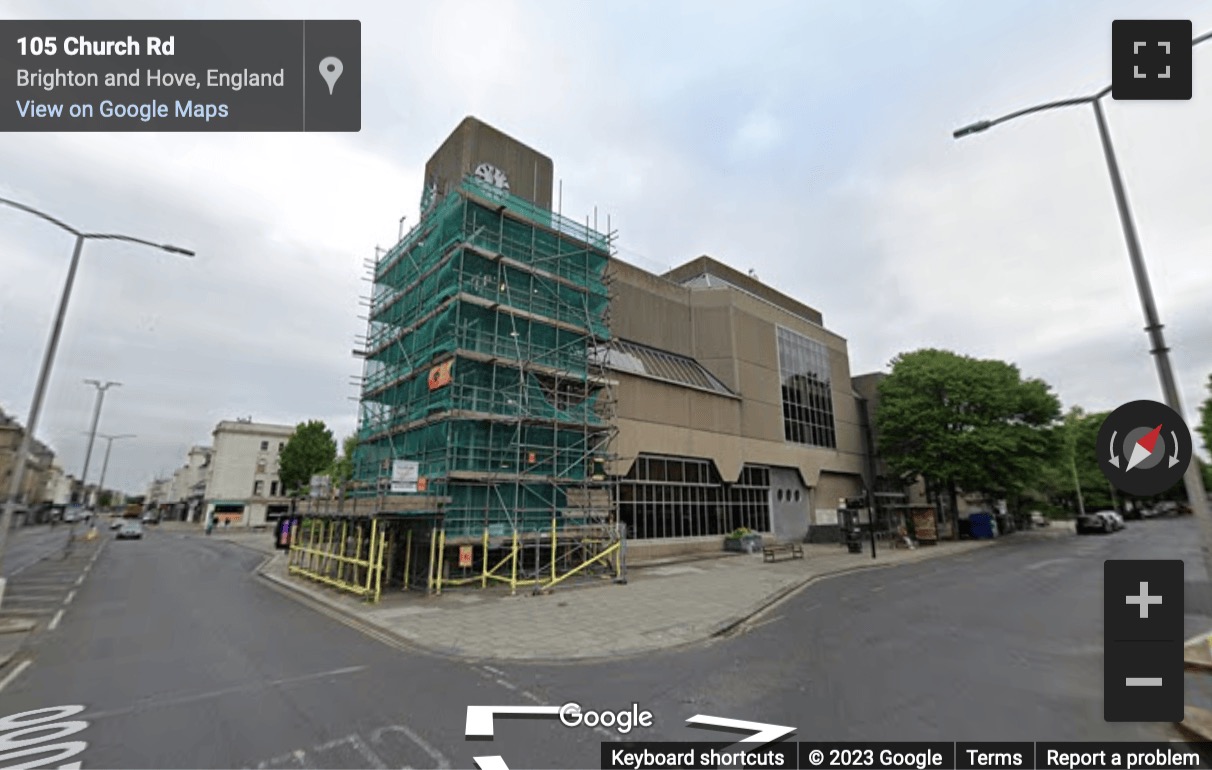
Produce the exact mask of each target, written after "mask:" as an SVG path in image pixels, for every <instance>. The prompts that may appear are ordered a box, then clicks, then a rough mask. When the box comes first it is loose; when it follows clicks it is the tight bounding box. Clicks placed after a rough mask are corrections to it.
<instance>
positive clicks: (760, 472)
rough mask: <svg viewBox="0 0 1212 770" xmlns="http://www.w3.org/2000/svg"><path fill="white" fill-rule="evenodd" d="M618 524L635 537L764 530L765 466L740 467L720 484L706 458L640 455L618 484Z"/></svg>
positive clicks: (767, 497) (767, 512)
mask: <svg viewBox="0 0 1212 770" xmlns="http://www.w3.org/2000/svg"><path fill="white" fill-rule="evenodd" d="M616 489H617V495H618V498H617V502H618V511H619V520H620V521H622V522H623V523H624V524H626V525H627V536H628V537H630V538H635V539H648V538H679V537H718V536H721V535H725V534H727V533H729V532H731V531H733V530H735V529H737V528H739V527H747V528H749V529H752V530H755V531H757V532H769V531H770V479H769V471H768V470H767V469H766V468H762V467H757V466H746V467H745V470H744V471H743V472H742V474H741V478H740V479H739V481H738V482H737V483H736V484H724V483H723V481H722V479H720V476H719V474H718V473H717V472H716V469H715V465H714V464H713V463H712V462H711V461H710V460H702V459H698V458H690V457H663V456H658V455H641V456H640V457H638V458H637V459H636V461H635V462H634V463H633V464H632V466H631V472H630V473H628V474H627V476H625V477H624V478H622V479H620V480H619V484H618V486H617V487H616Z"/></svg>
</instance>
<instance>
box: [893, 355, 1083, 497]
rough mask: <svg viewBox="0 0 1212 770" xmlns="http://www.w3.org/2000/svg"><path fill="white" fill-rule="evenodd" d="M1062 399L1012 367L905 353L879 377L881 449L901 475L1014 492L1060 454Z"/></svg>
mask: <svg viewBox="0 0 1212 770" xmlns="http://www.w3.org/2000/svg"><path fill="white" fill-rule="evenodd" d="M1060 412H1061V408H1060V400H1059V399H1058V398H1057V397H1056V395H1055V394H1053V393H1052V392H1051V390H1050V388H1049V387H1048V385H1047V384H1046V383H1044V382H1043V381H1041V380H1037V379H1023V377H1022V375H1021V374H1020V372H1019V370H1018V367H1016V366H1014V365H1013V364H1009V363H1006V362H1004V361H996V360H979V359H975V358H971V357H968V356H963V355H959V354H957V353H953V352H951V351H946V350H933V349H927V350H918V351H914V352H911V353H903V354H901V355H899V356H897V357H896V358H895V359H893V361H892V371H891V373H890V374H889V376H888V377H887V378H886V379H885V380H884V381H883V382H882V383H881V384H880V406H879V411H878V413H877V415H876V424H877V425H878V428H879V435H880V447H879V451H880V452H881V454H882V456H883V457H884V458H885V460H886V461H887V462H888V464H889V467H890V468H891V469H892V470H893V472H894V473H897V474H898V475H900V476H901V477H902V478H905V479H912V478H915V477H918V476H920V477H922V478H924V479H925V480H926V483H927V486H928V487H929V488H930V489H931V490H932V491H933V492H934V493H936V494H937V493H938V492H940V491H945V492H946V493H947V495H948V498H949V499H950V502H951V506H950V507H951V512H952V516H953V518H954V517H955V516H956V511H957V508H958V505H957V504H958V492H959V490H961V489H962V490H964V491H965V492H973V493H982V494H984V495H985V496H986V497H990V498H1002V497H1009V498H1013V497H1015V496H1017V495H1018V494H1019V493H1021V492H1023V491H1024V490H1026V489H1027V488H1029V487H1030V486H1031V485H1032V484H1034V483H1035V482H1036V481H1037V477H1038V475H1039V473H1041V472H1042V470H1043V469H1044V467H1045V466H1046V464H1048V463H1055V462H1056V461H1057V460H1058V458H1059V457H1061V456H1062V455H1063V451H1064V442H1063V434H1062V433H1061V432H1059V431H1057V430H1054V427H1055V424H1056V423H1057V421H1058V420H1059V418H1060Z"/></svg>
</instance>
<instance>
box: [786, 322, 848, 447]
mask: <svg viewBox="0 0 1212 770" xmlns="http://www.w3.org/2000/svg"><path fill="white" fill-rule="evenodd" d="M778 343H779V377H780V379H781V380H782V383H783V437H784V438H785V439H786V440H788V441H794V442H795V443H797V444H807V445H809V446H819V447H827V448H829V449H834V448H836V447H837V433H836V431H835V428H834V422H833V393H832V378H831V376H830V372H829V349H828V348H826V347H825V346H824V345H822V344H821V343H819V342H817V341H815V340H810V339H808V338H807V337H805V336H804V335H802V334H796V333H795V332H793V331H791V330H790V329H784V328H782V327H779V328H778Z"/></svg>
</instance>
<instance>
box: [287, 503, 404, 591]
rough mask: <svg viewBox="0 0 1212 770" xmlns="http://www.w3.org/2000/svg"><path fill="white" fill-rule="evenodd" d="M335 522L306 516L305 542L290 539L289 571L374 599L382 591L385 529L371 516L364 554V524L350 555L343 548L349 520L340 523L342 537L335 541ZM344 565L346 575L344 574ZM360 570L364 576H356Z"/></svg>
mask: <svg viewBox="0 0 1212 770" xmlns="http://www.w3.org/2000/svg"><path fill="white" fill-rule="evenodd" d="M336 525H337V522H335V521H332V522H324V521H318V520H315V519H311V520H307V521H306V528H307V529H306V538H305V542H304V543H292V544H291V546H290V552H289V555H288V557H287V565H288V571H289V572H290V573H291V574H297V575H302V576H304V577H306V578H309V579H311V580H315V581H316V582H319V583H323V584H325V585H330V586H333V587H335V588H339V589H340V590H342V591H346V592H349V593H352V594H356V595H358V596H364V597H366V598H368V599H370V600H371V601H376V602H377V601H378V600H379V598H380V596H381V595H382V591H383V569H384V556H385V554H386V552H387V533H386V531H382V530H380V528H379V523H378V521H377V520H373V519H372V520H371V522H370V537H369V538H368V540H367V547H368V550H367V554H366V557H365V558H362V540H363V537H362V535H363V532H362V530H363V529H364V528H363V527H356V530H357V534H356V538H355V546H354V550H353V555H352V556H350V555H348V554H347V553H346V552H345V550H346V547H347V546H348V543H349V540H348V537H347V534H348V526H349V522H342V523H341V538H340V540H337V541H335V542H334V539H335V536H336V533H337V526H336ZM346 568H348V570H349V573H350V574H349V575H346ZM359 570H365V579H364V580H360V579H359V577H360V576H359Z"/></svg>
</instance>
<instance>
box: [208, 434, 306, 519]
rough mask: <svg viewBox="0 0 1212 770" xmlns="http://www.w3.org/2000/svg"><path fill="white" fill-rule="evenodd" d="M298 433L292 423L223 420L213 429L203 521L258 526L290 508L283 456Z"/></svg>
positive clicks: (279, 515) (278, 516)
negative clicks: (282, 478) (281, 467)
mask: <svg viewBox="0 0 1212 770" xmlns="http://www.w3.org/2000/svg"><path fill="white" fill-rule="evenodd" d="M294 432H295V427H294V426H293V425H271V424H267V423H255V422H252V421H251V420H234V421H232V420H224V421H223V422H220V423H219V424H218V425H217V426H216V427H215V430H214V433H213V436H214V441H213V443H212V447H213V449H212V450H211V453H210V461H209V467H208V468H207V476H206V486H205V492H204V498H203V507H202V510H203V511H204V514H203V517H202V518H203V521H206V522H211V521H213V522H215V523H217V524H220V525H223V524H225V523H226V524H230V525H233V526H245V527H259V526H264V525H265V524H266V523H267V522H270V521H276V520H277V519H278V518H280V517H281V516H282V515H283V514H285V513H287V512H288V511H289V510H290V499H289V497H288V496H287V494H286V490H285V489H284V488H283V486H282V483H281V481H280V480H279V479H278V455H279V454H280V453H281V452H282V450H283V449H284V448H285V447H286V442H287V441H288V440H290V437H291V436H292V435H294ZM199 457H200V455H199Z"/></svg>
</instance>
